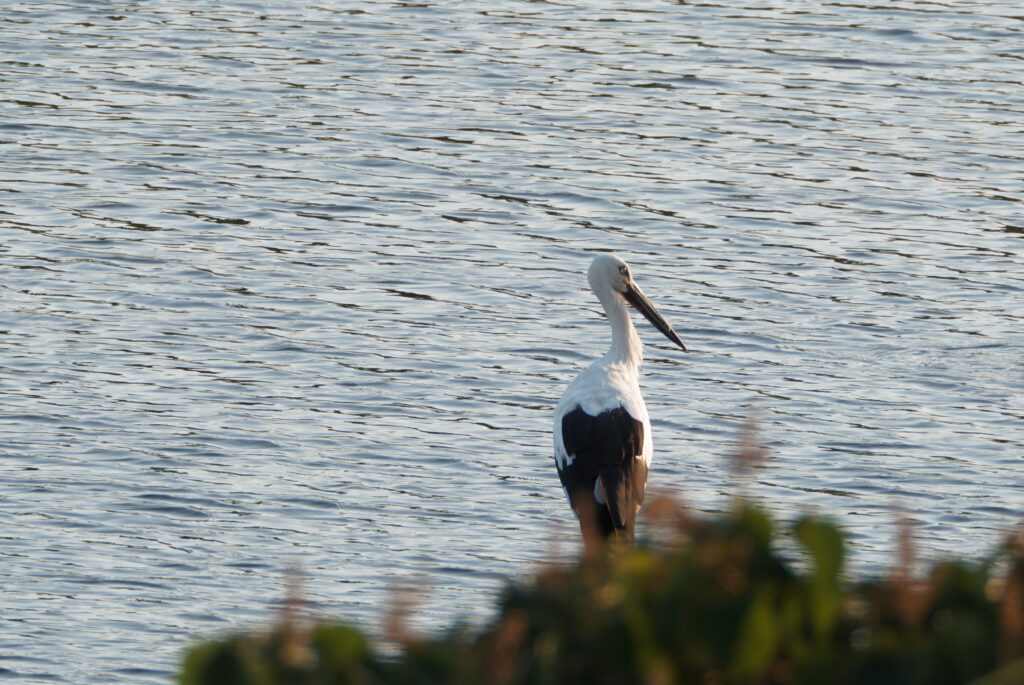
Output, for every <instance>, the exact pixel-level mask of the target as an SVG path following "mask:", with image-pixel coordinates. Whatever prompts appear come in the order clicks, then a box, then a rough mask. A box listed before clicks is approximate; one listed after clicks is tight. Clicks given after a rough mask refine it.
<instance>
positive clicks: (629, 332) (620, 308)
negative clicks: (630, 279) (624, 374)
mask: <svg viewBox="0 0 1024 685" xmlns="http://www.w3.org/2000/svg"><path fill="white" fill-rule="evenodd" d="M599 299H600V301H601V305H602V306H603V307H604V313H605V314H606V315H607V316H608V323H610V324H611V326H612V346H611V348H610V349H609V350H608V352H607V353H606V354H605V358H606V359H608V360H609V361H612V362H619V363H623V364H629V365H630V366H640V363H641V362H642V361H643V360H644V348H643V346H642V345H641V344H640V338H639V336H637V334H636V329H635V328H633V322H632V321H631V320H630V318H629V307H628V306H627V305H626V301H625V300H624V299H623V298H622V296H621V295H619V294H618V293H611V294H609V295H607V296H605V297H599Z"/></svg>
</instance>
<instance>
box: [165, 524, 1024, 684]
mask: <svg viewBox="0 0 1024 685" xmlns="http://www.w3.org/2000/svg"><path fill="white" fill-rule="evenodd" d="M655 509H658V507H655ZM660 509H661V512H660V516H659V517H658V521H659V522H658V523H656V524H654V525H652V526H651V528H652V530H654V531H655V534H654V536H653V537H654V539H653V540H650V541H647V542H644V543H641V544H640V545H638V546H637V547H635V548H632V549H619V550H615V549H612V550H605V551H602V552H599V553H592V554H589V555H588V556H587V557H585V558H583V559H580V560H579V561H578V562H577V563H575V564H572V565H568V566H552V567H548V568H544V569H542V570H540V571H539V572H537V573H536V574H535V575H534V576H533V577H531V578H530V579H528V580H525V581H523V582H519V583H515V584H511V585H509V586H508V587H507V588H505V590H504V592H503V594H502V596H501V598H500V600H499V607H498V612H497V616H496V618H495V619H494V620H493V621H492V622H491V623H490V624H489V625H487V626H485V627H483V628H480V629H475V630H470V629H461V630H453V631H451V632H449V633H447V634H444V635H441V636H432V637H429V638H417V637H415V636H411V635H404V634H401V631H398V632H397V633H396V635H399V636H400V637H399V639H400V642H401V651H400V654H399V655H398V656H397V657H392V658H384V657H382V656H381V655H380V654H379V653H378V652H377V651H376V650H375V649H374V647H373V646H372V645H371V643H370V641H369V640H368V639H367V637H366V636H365V635H364V634H363V633H362V632H360V631H359V630H357V629H355V628H353V627H350V626H346V625H342V624H338V623H326V622H324V623H318V624H314V625H304V624H303V623H302V621H300V620H299V618H298V617H296V616H294V615H292V612H286V614H285V615H284V617H283V618H282V620H281V621H280V622H279V624H278V625H277V626H276V627H275V628H274V629H272V630H270V631H268V632H266V633H262V634H253V635H234V636H229V637H225V638H222V639H218V640H214V641H211V642H207V643H205V644H200V645H198V646H196V647H194V648H193V649H191V650H190V651H189V653H188V654H187V656H186V658H185V662H184V665H183V669H182V673H181V678H180V682H181V683H182V685H233V684H238V685H281V684H286V683H287V684H295V685H328V684H330V685H335V684H338V685H340V684H348V683H352V684H359V685H378V684H385V683H387V684H392V683H393V684H402V685H405V684H408V685H413V684H416V685H419V684H423V685H427V684H438V685H442V684H444V685H469V684H473V685H476V684H485V683H486V684H488V685H490V684H495V685H502V684H506V685H513V684H516V685H518V684H524V685H525V684H530V685H534V684H535V685H547V684H551V685H571V684H575V683H586V684H588V685H603V684H608V685H625V684H629V683H643V684H644V685H671V684H673V683H702V684H709V685H710V684H716V685H718V684H721V685H726V684H730V683H759V684H762V683H763V684H784V683H823V684H828V685H840V684H844V683H850V684H864V685H889V684H892V685H914V684H929V685H931V684H936V685H938V684H946V683H948V684H951V685H953V684H956V685H960V684H964V683H971V684H972V685H1021V684H1024V539H1022V536H1017V537H1016V538H1013V539H1009V540H1007V542H1006V543H1005V544H1004V545H1002V546H1001V547H1000V548H999V549H998V550H996V551H995V552H993V554H992V555H991V556H990V557H988V558H986V559H983V560H980V561H965V560H950V561H944V562H941V563H937V564H935V565H933V566H932V567H931V569H930V570H929V571H928V572H927V573H926V574H925V575H924V576H923V577H922V578H917V577H915V576H914V574H913V573H912V571H911V566H912V565H913V560H912V555H911V553H910V551H909V550H910V545H909V534H907V535H905V536H904V542H903V544H902V548H903V550H902V552H901V554H900V559H899V560H898V562H897V563H896V564H895V565H894V566H895V568H894V569H893V571H892V572H891V573H890V574H889V576H888V577H886V578H881V579H869V580H857V579H851V578H846V577H845V576H844V574H843V573H842V569H843V559H844V553H845V547H844V540H843V536H842V533H841V532H840V530H839V528H837V527H836V526H835V525H834V524H832V523H830V522H829V521H826V520H823V519H820V518H814V517H807V518H804V519H802V520H800V521H798V522H797V523H796V524H795V525H794V526H792V527H791V528H790V529H789V530H779V528H778V527H777V526H776V525H775V524H774V523H773V521H772V519H771V518H770V517H769V516H768V515H767V514H766V513H765V512H764V511H762V510H761V509H758V508H756V507H754V506H751V505H748V504H737V506H736V507H735V508H734V509H733V510H732V511H731V512H730V513H728V514H725V515H722V516H720V517H717V518H713V519H708V520H704V519H696V518H694V517H692V516H690V515H689V514H687V513H686V512H685V511H683V510H681V509H680V508H678V507H674V506H673V507H666V506H665V505H664V504H663V505H662V506H661V507H660ZM793 541H795V542H796V543H797V544H795V545H794V544H793ZM780 548H781V549H788V550H791V551H790V552H789V556H791V557H792V558H787V555H784V554H781V553H780V551H779V549H780Z"/></svg>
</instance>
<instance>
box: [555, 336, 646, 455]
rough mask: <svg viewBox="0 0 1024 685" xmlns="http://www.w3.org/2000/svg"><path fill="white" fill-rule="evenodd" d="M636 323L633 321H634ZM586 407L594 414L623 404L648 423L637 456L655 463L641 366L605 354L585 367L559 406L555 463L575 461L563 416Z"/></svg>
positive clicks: (586, 409) (556, 418)
mask: <svg viewBox="0 0 1024 685" xmlns="http://www.w3.org/2000/svg"><path fill="white" fill-rule="evenodd" d="M627 321H628V319H627ZM630 325H632V324H630ZM576 407H582V409H583V411H585V412H586V413H587V414H590V415H591V416H598V415H599V414H601V413H602V412H604V411H607V410H609V409H615V408H617V407H622V408H623V409H625V410H626V412H627V413H628V414H629V415H630V416H632V417H633V418H634V419H636V420H637V421H639V422H640V423H642V424H643V426H644V443H643V444H644V449H643V453H642V454H640V455H637V456H638V457H639V458H641V459H643V461H644V463H645V464H646V465H647V466H650V465H651V457H652V456H653V455H654V444H653V442H652V441H651V420H650V418H649V417H648V416H647V405H645V404H644V398H643V395H641V394H640V365H639V364H631V363H629V362H624V361H621V360H616V359H610V358H609V356H608V355H605V356H604V357H602V358H601V359H598V360H597V361H595V362H594V363H593V364H591V365H590V366H588V367H587V368H585V369H583V371H581V372H580V375H578V376H576V378H574V379H573V381H572V383H570V384H569V387H567V388H566V389H565V392H564V393H563V394H562V399H561V400H560V401H559V402H558V405H557V406H556V407H555V431H554V438H555V466H556V467H557V468H558V469H559V470H561V469H562V468H563V467H564V466H565V465H567V464H571V463H572V459H573V458H574V457H573V455H570V454H567V453H566V450H565V444H564V442H563V441H562V417H564V416H565V415H566V414H567V413H569V412H571V411H573V410H574V409H575V408H576Z"/></svg>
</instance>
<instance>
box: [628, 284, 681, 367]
mask: <svg viewBox="0 0 1024 685" xmlns="http://www.w3.org/2000/svg"><path fill="white" fill-rule="evenodd" d="M622 296H623V297H625V298H626V302H629V303H630V304H631V305H633V307H634V308H635V309H636V310H637V311H638V312H640V313H641V314H643V315H644V318H645V319H647V320H648V321H650V322H651V323H652V324H653V325H654V327H655V328H657V329H658V330H659V331H661V332H662V334H663V335H664V336H665V337H666V338H668V339H669V340H671V341H672V342H674V343H675V344H676V345H679V347H680V348H682V350H683V352H686V345H685V344H683V341H682V340H680V339H679V335H678V334H677V333H676V332H675V331H674V330H672V326H670V325H669V323H668V321H665V317H664V316H662V315H661V314H660V313H659V312H658V310H657V309H656V308H655V306H654V305H653V304H652V303H651V301H650V300H648V299H647V296H646V295H644V293H643V291H642V290H640V288H639V287H637V285H636V284H635V283H633V282H632V281H630V283H629V285H628V286H626V292H624V293H622Z"/></svg>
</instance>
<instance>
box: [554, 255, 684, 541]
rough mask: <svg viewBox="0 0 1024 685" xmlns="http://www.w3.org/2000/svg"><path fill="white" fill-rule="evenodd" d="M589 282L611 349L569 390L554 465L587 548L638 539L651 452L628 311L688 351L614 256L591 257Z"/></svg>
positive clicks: (558, 414)
mask: <svg viewBox="0 0 1024 685" xmlns="http://www.w3.org/2000/svg"><path fill="white" fill-rule="evenodd" d="M587 280H588V281H589V282H590V288H591V290H593V291H594V294H595V295H596V296H597V299H598V300H599V301H600V302H601V306H602V307H604V312H605V314H606V315H607V317H608V323H610V324H611V327H612V345H611V348H609V350H608V352H606V353H605V355H604V356H603V357H601V358H600V359H598V360H597V361H595V362H594V363H592V364H591V365H590V366H588V367H587V368H586V369H584V370H583V371H582V372H581V373H580V375H578V376H577V377H576V378H575V380H573V382H572V383H570V384H569V387H568V388H566V390H565V393H564V394H563V395H562V399H561V400H560V401H559V403H558V406H557V407H556V408H555V430H554V442H555V466H556V467H557V468H558V477H559V479H560V480H561V481H562V486H563V488H565V494H566V496H567V497H568V498H569V504H570V505H571V506H572V508H573V510H574V511H575V512H576V516H577V517H578V518H579V522H580V531H581V532H582V534H583V540H584V543H586V544H587V546H588V547H591V546H592V545H593V544H595V543H597V542H598V541H608V540H610V539H612V538H617V539H619V540H622V541H631V540H632V539H633V531H634V525H635V523H636V515H637V512H638V511H639V510H640V505H641V504H642V503H643V500H644V494H645V492H646V490H647V469H648V468H649V467H650V465H651V456H652V453H653V445H652V443H651V422H650V419H649V418H648V417H647V407H646V406H645V405H644V398H643V396H642V395H641V394H640V383H639V381H640V363H641V362H642V361H643V347H642V345H641V344H640V338H638V337H637V334H636V330H635V329H634V328H633V323H632V321H630V318H629V309H628V308H627V306H626V305H627V304H628V305H631V306H632V307H634V308H635V309H636V310H637V311H639V312H640V313H641V314H643V315H644V317H645V318H646V319H647V320H648V321H650V322H651V323H652V324H653V325H654V327H655V328H657V329H658V330H659V331H661V332H662V334H664V336H665V337H666V338H668V339H669V340H671V341H672V342H673V343H675V344H676V345H678V346H679V347H680V348H682V350H683V351H684V352H685V351H686V345H684V344H683V341H682V340H680V339H679V336H678V335H677V334H676V332H675V331H674V330H672V326H670V325H669V324H668V322H667V321H665V318H664V317H663V316H662V315H661V314H660V313H658V310H657V309H655V307H654V305H653V304H651V301H650V300H649V299H647V296H646V295H644V294H643V292H642V291H641V290H640V288H639V287H638V286H637V285H636V283H634V282H633V276H632V274H631V273H630V270H629V265H628V264H626V262H624V261H623V260H622V259H620V258H619V257H617V256H615V255H612V254H600V255H598V256H597V257H595V258H594V261H593V262H592V263H591V264H590V269H588V271H587Z"/></svg>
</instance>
